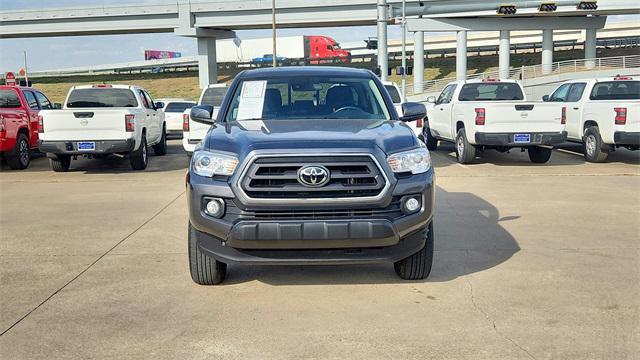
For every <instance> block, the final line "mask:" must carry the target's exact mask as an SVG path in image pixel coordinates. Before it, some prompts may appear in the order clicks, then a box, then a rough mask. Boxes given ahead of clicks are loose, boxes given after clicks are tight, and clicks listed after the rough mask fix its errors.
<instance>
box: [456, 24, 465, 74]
mask: <svg viewBox="0 0 640 360" xmlns="http://www.w3.org/2000/svg"><path fill="white" fill-rule="evenodd" d="M456 35H457V36H456V37H457V47H456V79H457V80H466V78H467V30H460V31H458V32H457V33H456Z"/></svg>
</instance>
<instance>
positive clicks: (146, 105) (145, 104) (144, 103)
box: [138, 90, 151, 109]
mask: <svg viewBox="0 0 640 360" xmlns="http://www.w3.org/2000/svg"><path fill="white" fill-rule="evenodd" d="M138 94H140V100H142V107H145V108H147V109H150V108H151V107H150V106H149V100H148V99H147V97H146V96H145V95H144V91H142V90H139V91H138Z"/></svg>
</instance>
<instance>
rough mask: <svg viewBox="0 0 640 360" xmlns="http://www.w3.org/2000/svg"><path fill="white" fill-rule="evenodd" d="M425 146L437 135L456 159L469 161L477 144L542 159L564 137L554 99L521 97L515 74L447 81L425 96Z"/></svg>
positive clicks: (433, 142) (433, 146) (430, 145)
mask: <svg viewBox="0 0 640 360" xmlns="http://www.w3.org/2000/svg"><path fill="white" fill-rule="evenodd" d="M427 101H428V102H429V103H431V105H430V106H429V107H428V108H427V119H428V125H427V126H426V127H425V128H424V130H423V133H424V138H425V140H426V144H427V147H428V148H429V150H435V149H436V147H437V146H438V141H448V142H454V143H455V144H456V155H457V159H458V162H459V163H461V164H467V163H470V162H472V161H473V160H474V159H475V157H476V155H477V151H478V150H486V149H495V150H499V151H503V152H506V151H508V150H509V149H512V148H522V149H527V151H528V154H529V159H530V160H531V162H534V163H546V162H547V161H549V159H550V158H551V152H552V148H553V146H555V145H558V144H561V143H563V142H564V141H565V140H566V137H567V133H566V132H565V129H564V128H565V124H564V120H563V119H561V112H560V110H559V109H557V107H555V106H553V104H549V103H544V102H540V101H538V102H531V101H526V100H525V97H524V91H523V89H522V86H521V85H520V84H519V83H518V82H517V81H515V80H494V79H485V80H467V81H454V82H452V83H449V84H448V85H447V86H446V87H445V88H444V90H442V92H441V93H440V96H438V98H437V99H436V98H435V97H429V99H427Z"/></svg>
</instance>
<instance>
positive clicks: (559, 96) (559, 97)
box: [549, 84, 572, 102]
mask: <svg viewBox="0 0 640 360" xmlns="http://www.w3.org/2000/svg"><path fill="white" fill-rule="evenodd" d="M571 85H572V84H564V85H562V86H560V87H559V88H558V89H557V90H556V91H555V92H554V93H553V94H551V97H550V98H549V100H550V101H558V102H563V101H567V94H568V93H569V88H570V87H571Z"/></svg>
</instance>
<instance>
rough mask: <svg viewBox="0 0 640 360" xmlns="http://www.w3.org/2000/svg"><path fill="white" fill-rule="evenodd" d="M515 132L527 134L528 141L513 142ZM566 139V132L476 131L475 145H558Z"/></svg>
mask: <svg viewBox="0 0 640 360" xmlns="http://www.w3.org/2000/svg"><path fill="white" fill-rule="evenodd" d="M516 134H529V136H530V141H529V142H515V139H514V136H515V135H516ZM566 140H567V132H566V131H563V132H551V133H547V132H529V133H526V132H525V133H481V132H476V137H475V142H476V145H484V146H512V147H526V146H537V145H548V146H553V145H560V144H562V143H563V142H565V141H566Z"/></svg>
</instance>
